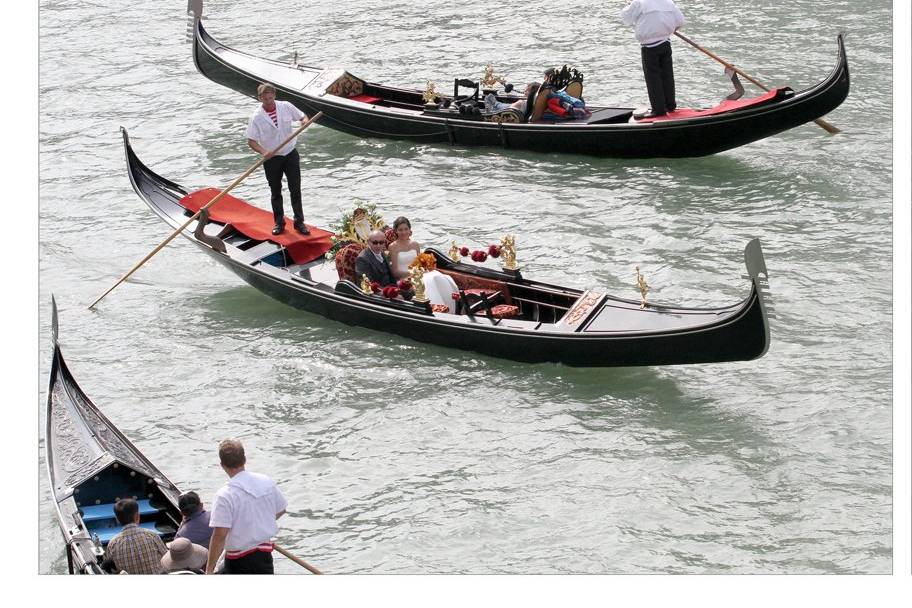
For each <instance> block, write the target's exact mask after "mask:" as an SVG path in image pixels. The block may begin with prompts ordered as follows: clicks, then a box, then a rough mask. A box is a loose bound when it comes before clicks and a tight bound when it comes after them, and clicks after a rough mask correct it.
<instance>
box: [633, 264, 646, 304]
mask: <svg viewBox="0 0 912 608" xmlns="http://www.w3.org/2000/svg"><path fill="white" fill-rule="evenodd" d="M635 268H636V273H637V287H638V288H639V290H640V298H641V299H642V301H641V302H640V310H642V309H644V308H646V307H647V306H648V305H649V304H647V302H646V294H647V293H649V284H647V283H646V277H644V276H643V275H642V274H640V267H639V266H636V267H635Z"/></svg>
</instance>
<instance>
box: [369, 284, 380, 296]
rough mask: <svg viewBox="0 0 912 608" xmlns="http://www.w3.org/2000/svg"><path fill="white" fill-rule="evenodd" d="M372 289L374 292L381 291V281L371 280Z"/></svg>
mask: <svg viewBox="0 0 912 608" xmlns="http://www.w3.org/2000/svg"><path fill="white" fill-rule="evenodd" d="M371 291H373V292H374V293H380V283H378V282H377V281H371Z"/></svg>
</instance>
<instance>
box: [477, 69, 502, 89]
mask: <svg viewBox="0 0 912 608" xmlns="http://www.w3.org/2000/svg"><path fill="white" fill-rule="evenodd" d="M498 82H499V83H500V84H507V80H506V78H505V77H503V76H496V75H495V74H494V66H492V65H491V64H490V63H489V64H488V65H486V66H485V71H484V76H482V78H481V86H482V87H484V88H487V89H490V88H492V87H494V86H495V85H496V84H497V83H498Z"/></svg>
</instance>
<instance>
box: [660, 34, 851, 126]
mask: <svg viewBox="0 0 912 608" xmlns="http://www.w3.org/2000/svg"><path fill="white" fill-rule="evenodd" d="M674 34H675V36H677V37H678V38H680V39H681V40H683V41H684V42H686V43H687V44H689V45H690V46H692V47H694V48H695V49H697V50H698V51H702V52H703V53H706V54H707V55H709V56H710V57H712V58H713V59H715V60H716V61H718V62H719V63H721V64H722V65H724V66H725V67H727V68H729V69H731V70H733V71H734V72H735V73H737V74H740V75H741V76H743V77H744V78H747V79H748V80H749V81H750V82H752V83H754V84H755V85H757V86H758V87H760V88H761V89H763V90H764V91H769V88H768V87H766V86H764V85H763V84H762V83H760V82H758V81H757V80H755V79H754V78H752V77H751V76H750V75H748V74H745V73H744V72H742V71H741V70H740V69H739V68H737V67H736V66H734V65H732V64H730V63H729V62H727V61H725V60H724V59H722V58H721V57H719V56H718V55H716V54H715V53H713V52H712V51H710V50H707V49H705V48H703V47H702V46H700V45H699V44H697V43H696V42H694V41H693V40H691V39H690V38H688V37H687V36H685V35H684V34H682V33H681V32H675V33H674ZM814 122H815V123H817V125H818V126H820V127H821V128H822V129H823V130H824V131H827V132H828V133H832V134H833V135H835V134H837V133H840V132H841V131H840V130H839V129H837V128H836V127H834V126H833V125H831V124H830V123H828V122H827V121H825V120H823V119H822V118H818V119H816V120H815V121H814Z"/></svg>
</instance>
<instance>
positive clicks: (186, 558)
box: [161, 538, 209, 572]
mask: <svg viewBox="0 0 912 608" xmlns="http://www.w3.org/2000/svg"><path fill="white" fill-rule="evenodd" d="M208 559H209V551H208V550H206V548H205V547H201V546H199V545H195V544H193V543H191V542H190V540H189V539H187V538H176V539H174V542H172V543H171V544H170V545H168V552H167V553H165V554H164V555H162V558H161V565H162V570H164V571H165V572H170V571H172V570H183V569H185V568H189V569H190V570H204V569H205V568H206V560H208Z"/></svg>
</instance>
